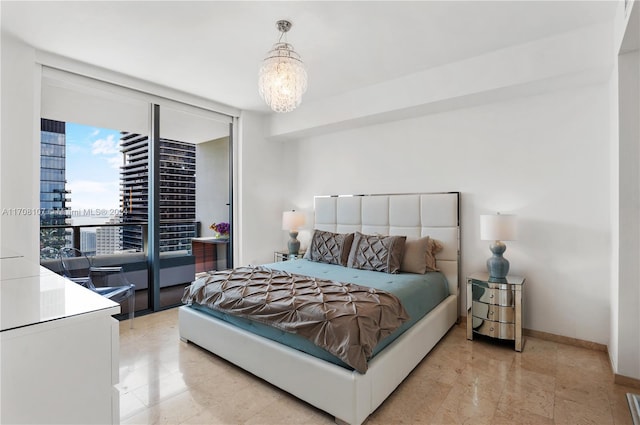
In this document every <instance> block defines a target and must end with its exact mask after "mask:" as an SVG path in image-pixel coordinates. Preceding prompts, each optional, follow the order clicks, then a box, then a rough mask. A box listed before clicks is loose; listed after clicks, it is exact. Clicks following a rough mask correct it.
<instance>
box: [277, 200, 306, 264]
mask: <svg viewBox="0 0 640 425" xmlns="http://www.w3.org/2000/svg"><path fill="white" fill-rule="evenodd" d="M304 222H305V218H304V213H301V212H299V211H296V210H293V211H285V212H283V213H282V230H288V231H289V236H290V237H291V239H289V243H288V244H287V246H288V248H289V255H298V251H300V241H299V240H298V239H297V237H298V229H299V228H300V227H302V226H304Z"/></svg>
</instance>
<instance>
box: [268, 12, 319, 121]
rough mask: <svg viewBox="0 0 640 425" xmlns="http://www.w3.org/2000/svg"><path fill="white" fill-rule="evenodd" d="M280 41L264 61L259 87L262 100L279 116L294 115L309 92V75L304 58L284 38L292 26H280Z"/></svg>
mask: <svg viewBox="0 0 640 425" xmlns="http://www.w3.org/2000/svg"><path fill="white" fill-rule="evenodd" d="M276 26H277V27H278V31H280V38H279V39H278V42H277V43H275V44H274V45H273V47H272V48H271V50H270V51H269V53H267V57H266V58H265V59H264V60H263V61H262V66H261V67H260V76H259V79H258V87H259V89H260V96H262V98H263V99H264V100H265V102H267V105H269V107H271V109H273V110H274V111H276V112H291V111H293V110H294V109H295V108H296V107H298V105H300V102H301V101H302V95H303V94H304V93H305V92H306V91H307V71H306V69H305V66H304V62H302V59H301V58H300V55H299V54H297V53H296V52H295V50H293V46H292V45H291V44H289V43H286V42H282V38H283V36H284V35H285V33H286V32H287V31H289V30H290V29H291V22H289V21H284V20H283V21H278V22H276Z"/></svg>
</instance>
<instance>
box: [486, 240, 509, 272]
mask: <svg viewBox="0 0 640 425" xmlns="http://www.w3.org/2000/svg"><path fill="white" fill-rule="evenodd" d="M489 249H491V252H492V253H493V256H492V257H491V258H489V259H488V260H487V270H488V271H489V281H490V282H506V281H507V274H508V273H509V260H507V259H506V258H504V257H503V256H502V254H503V253H504V251H505V250H506V249H507V246H506V245H505V244H504V243H503V242H500V241H495V242H494V243H492V244H491V246H490V247H489Z"/></svg>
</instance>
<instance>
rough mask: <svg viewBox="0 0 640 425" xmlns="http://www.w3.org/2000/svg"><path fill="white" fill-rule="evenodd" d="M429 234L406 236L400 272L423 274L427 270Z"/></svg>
mask: <svg viewBox="0 0 640 425" xmlns="http://www.w3.org/2000/svg"><path fill="white" fill-rule="evenodd" d="M429 246H430V244H429V236H425V237H424V238H419V239H418V238H407V240H406V242H405V244H404V254H403V255H402V264H401V265H400V271H401V272H407V273H418V274H425V273H426V272H427V250H428V249H429Z"/></svg>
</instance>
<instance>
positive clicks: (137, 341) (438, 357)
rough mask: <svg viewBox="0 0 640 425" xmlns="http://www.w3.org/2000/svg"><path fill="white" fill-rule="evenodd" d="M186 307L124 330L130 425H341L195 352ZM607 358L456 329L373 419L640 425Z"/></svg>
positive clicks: (125, 411) (123, 383) (376, 423)
mask: <svg viewBox="0 0 640 425" xmlns="http://www.w3.org/2000/svg"><path fill="white" fill-rule="evenodd" d="M177 324H178V312H177V309H171V310H166V311H163V312H160V313H154V314H149V315H146V316H142V317H139V318H136V319H135V321H134V329H129V327H128V326H129V324H128V322H127V321H124V322H121V323H120V383H119V384H118V389H119V390H120V410H121V412H120V417H121V422H122V424H123V425H129V424H248V425H253V424H264V425H271V424H273V425H279V424H318V425H322V424H331V423H333V417H331V416H330V415H328V414H326V413H324V412H322V411H320V410H318V409H316V408H315V407H313V406H310V405H309V404H307V403H304V402H302V401H300V400H298V399H296V398H295V397H293V396H291V395H289V394H287V393H286V392H284V391H282V390H280V389H278V388H276V387H274V386H272V385H270V384H269V383H267V382H265V381H263V380H261V379H258V378H256V377H254V376H253V375H251V374H249V373H247V372H245V371H243V370H242V369H240V368H238V367H236V366H234V365H233V364H231V363H229V362H227V361H226V360H224V359H221V358H219V357H217V356H215V355H213V354H211V353H209V352H208V351H206V350H203V349H201V348H199V347H197V346H195V345H193V344H187V343H184V342H181V341H180V340H179V334H178V326H177ZM626 392H638V391H637V390H634V389H630V388H627V387H624V386H621V385H616V384H614V383H613V377H612V374H611V370H610V366H609V365H608V358H607V356H606V353H603V352H598V351H593V350H589V349H585V348H578V347H571V346H567V345H564V344H559V343H555V342H549V341H543V340H540V339H536V338H527V341H526V344H525V348H524V351H523V352H522V353H517V352H515V351H514V350H513V347H510V346H509V345H505V344H494V343H492V342H491V341H490V340H485V339H477V340H474V341H468V340H467V339H466V332H465V329H464V327H461V326H455V327H453V328H452V329H451V330H450V331H449V332H448V333H447V335H446V336H445V337H444V338H443V340H442V341H441V342H440V343H439V344H438V345H437V346H436V347H435V348H434V349H433V350H432V351H431V353H430V354H429V355H427V357H425V358H424V359H423V360H422V362H420V364H418V366H417V367H416V368H415V370H414V371H413V372H412V373H411V375H409V377H407V378H406V379H405V380H404V381H403V383H401V384H400V386H399V387H398V388H397V389H396V390H395V391H394V392H393V393H392V394H391V395H390V396H389V398H388V399H387V400H386V401H385V402H384V403H382V405H381V406H380V407H379V408H378V409H377V410H376V411H375V412H374V413H373V414H372V415H371V417H370V418H369V419H368V421H367V424H368V425H383V424H384V425H388V424H416V425H417V424H523V425H524V424H536V425H538V424H539V425H545V424H552V423H553V424H572V425H574V424H598V425H600V424H602V425H606V424H619V425H628V424H631V416H630V414H629V410H628V406H627V404H626V397H625V394H626Z"/></svg>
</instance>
